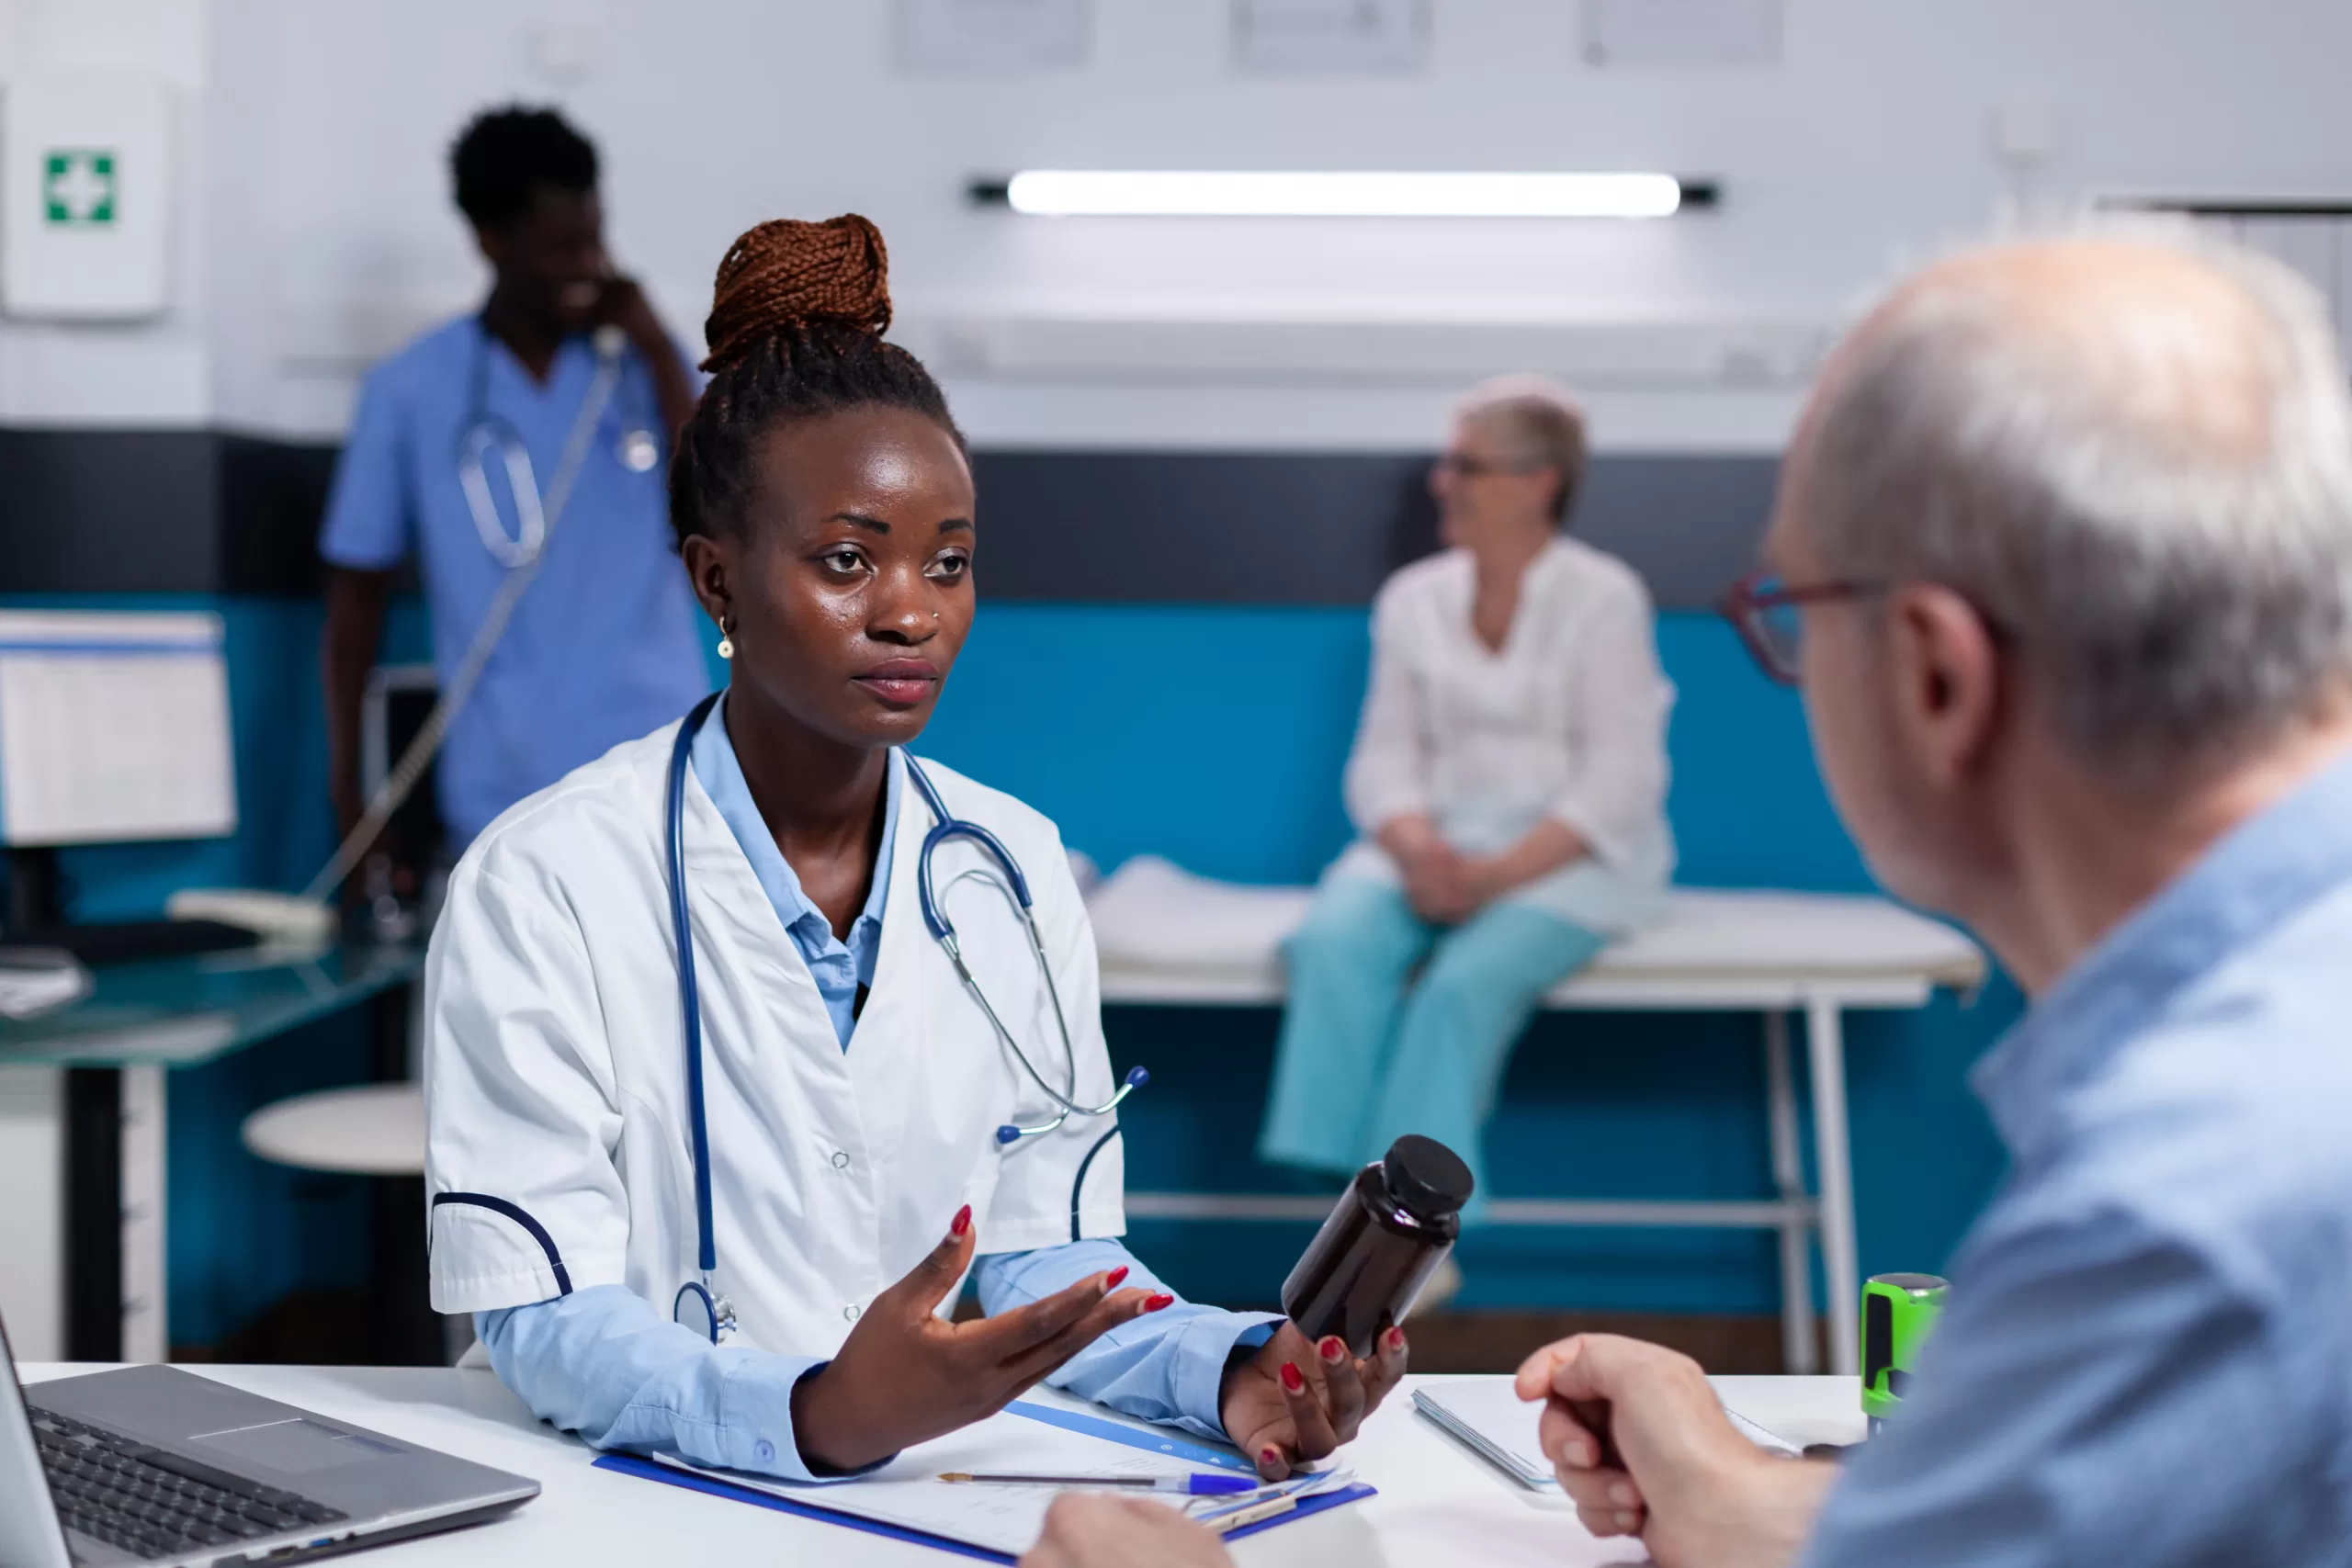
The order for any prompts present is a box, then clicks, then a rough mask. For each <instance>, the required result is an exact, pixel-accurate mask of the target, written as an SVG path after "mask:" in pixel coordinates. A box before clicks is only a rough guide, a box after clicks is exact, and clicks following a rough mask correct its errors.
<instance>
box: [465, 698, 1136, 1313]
mask: <svg viewBox="0 0 2352 1568" xmlns="http://www.w3.org/2000/svg"><path fill="white" fill-rule="evenodd" d="M676 728H677V727H676V726H674V725H672V726H669V727H666V728H663V729H662V730H660V731H657V732H656V733H655V734H653V735H650V736H649V737H647V738H646V739H642V740H636V741H631V742H629V743H628V744H626V745H623V746H620V747H617V748H616V749H615V750H612V751H611V752H609V753H608V754H606V755H605V757H604V758H602V759H601V760H599V761H595V762H593V763H591V764H589V765H588V766H587V767H584V768H582V769H580V770H579V771H578V772H576V773H572V774H571V775H570V776H568V777H566V778H565V779H563V780H562V781H560V783H558V784H555V785H554V786H552V787H551V788H548V789H546V790H543V791H541V792H540V793H539V794H537V795H533V796H531V797H530V798H529V799H527V800H525V801H523V802H522V803H521V804H519V805H517V806H515V807H514V808H513V809H511V810H509V811H507V812H506V813H505V814H504V815H503V816H502V817H500V818H498V819H497V820H496V821H495V822H493V823H492V825H491V827H490V828H489V829H488V830H486V831H485V832H484V833H483V834H482V835H481V838H480V839H478V840H475V841H474V844H473V846H472V848H471V849H469V851H468V852H467V853H466V856H465V858H464V859H463V860H462V861H461V862H459V863H458V869H457V872H456V874H454V875H453V876H452V878H451V879H450V884H449V897H448V902H447V908H446V910H445V912H444V914H443V916H442V919H441V921H440V924H439V927H438V929H436V930H435V932H434V936H433V944H432V952H431V956H430V958H429V960H428V963H427V965H426V970H425V1008H426V1012H427V1016H428V1020H429V1022H428V1026H427V1033H426V1043H425V1060H424V1085H425V1109H426V1117H427V1122H428V1134H427V1136H428V1147H427V1155H426V1168H425V1183H426V1188H427V1190H428V1191H429V1192H430V1194H431V1195H432V1197H433V1206H432V1209H431V1215H432V1219H431V1224H432V1285H433V1304H434V1306H435V1308H436V1309H437V1310H439V1311H442V1312H452V1313H454V1312H477V1311H483V1310H487V1309H491V1308H496V1307H511V1306H516V1305H521V1304H524V1303H531V1302H537V1301H543V1300H546V1299H548V1298H549V1297H551V1296H555V1295H558V1294H560V1293H561V1292H562V1291H563V1290H564V1289H566V1288H567V1287H568V1288H570V1289H572V1290H581V1289H584V1288H586V1287H588V1286H591V1285H604V1284H615V1283H618V1284H625V1285H627V1286H628V1288H629V1289H631V1290H633V1291H635V1292H638V1293H639V1295H641V1296H643V1297H645V1298H646V1299H647V1300H649V1301H650V1302H652V1303H656V1305H657V1306H658V1307H659V1308H660V1309H661V1310H662V1312H663V1313H665V1314H666V1313H668V1312H669V1311H670V1310H671V1306H672V1303H673V1298H674V1297H675V1294H676V1292H677V1291H678V1288H679V1287H680V1285H682V1284H683V1283H684V1282H685V1281H686V1280H690V1279H695V1278H696V1277H697V1271H696V1269H695V1235H696V1232H695V1209H694V1168H693V1164H692V1159H691V1152H690V1145H689V1137H690V1134H689V1132H688V1125H689V1122H688V1117H687V1114H686V1100H685V1077H684V1043H683V1033H684V1032H683V1027H682V1023H681V1020H680V1013H679V1002H678V969H677V958H676V953H675V952H674V946H673V941H672V936H671V919H670V903H669V894H668V876H667V871H666V865H667V851H666V840H665V837H664V818H663V800H664V791H665V789H666V785H667V771H668V762H669V757H670V750H671V744H672V740H673V738H674V736H675V733H676ZM893 765H894V766H897V765H900V764H899V763H898V761H896V760H894V761H893ZM923 766H924V770H925V772H926V773H927V774H928V776H929V777H930V778H931V780H932V781H933V784H935V785H936V786H937V788H938V789H939V791H940V793H941V795H943V796H944V799H945V800H946V803H947V806H948V809H949V810H950V811H951V812H953V813H954V814H956V816H959V817H962V818H967V819H968V820H971V821H974V822H977V823H978V824H979V825H981V826H982V827H985V828H987V829H989V830H991V831H992V832H994V833H995V834H996V835H997V836H998V837H999V838H1000V839H1001V840H1002V841H1003V842H1004V843H1005V845H1006V846H1007V847H1008V848H1010V849H1011V850H1012V853H1013V855H1014V857H1015V858H1016V860H1017V861H1018V862H1019V863H1020V865H1021V867H1022V869H1023V872H1024V874H1026V876H1027V878H1028V882H1029V887H1030V892H1031V896H1032V897H1033V899H1034V900H1035V912H1036V916H1037V921H1038V928H1039V932H1040V935H1041V936H1042V937H1043V939H1044V942H1045V944H1046V953H1047V954H1048V958H1049V961H1050V962H1051V964H1052V965H1053V969H1054V978H1055V983H1056V985H1057V987H1059V989H1060V992H1061V998H1062V1004H1063V1006H1064V1008H1065V1009H1066V1010H1067V1012H1068V1016H1069V1025H1070V1035H1071V1039H1072V1041H1073V1043H1074V1044H1075V1046H1076V1049H1077V1058H1078V1089H1077V1092H1076V1093H1075V1094H1074V1095H1073V1096H1072V1098H1074V1099H1077V1100H1080V1101H1082V1102H1083V1103H1087V1104H1099V1103H1101V1102H1102V1101H1103V1100H1106V1099H1108V1098H1109V1097H1110V1094H1111V1092H1112V1088H1113V1084H1112V1077H1111V1066H1110V1059H1109V1056H1108V1054H1107V1053H1106V1051H1105V1050H1104V1047H1103V1031H1102V1019H1101V1010H1100V993H1099V989H1098V981H1097V976H1096V972H1095V954H1094V937H1093V931H1092V929H1091V927H1090V926H1089V924H1088V923H1087V919H1086V910H1085V906H1084V904H1083V903H1082V902H1081V901H1080V897H1079V892H1078V887H1077V884H1076V882H1075V881H1074V879H1073V878H1072V876H1071V874H1070V870H1069V861H1068V858H1067V857H1066V855H1065V853H1064V851H1063V849H1062V845H1061V840H1060V836H1059V834H1058V833H1057V831H1056V830H1055V828H1054V825H1053V823H1052V822H1050V821H1049V820H1047V819H1046V818H1045V817H1043V816H1041V815H1039V814H1038V813H1037V812H1035V811H1033V810H1031V809H1030V808H1029V807H1025V806H1023V805H1022V804H1021V803H1020V802H1019V801H1017V800H1014V799H1012V797H1011V796H1009V795H1001V794H999V793H998V792H996V791H994V790H991V789H988V788H986V787H984V786H982V785H980V784H975V783H973V782H972V781H970V780H968V779H966V778H964V777H962V776H961V775H959V774H957V773H953V772H951V771H950V770H948V769H946V768H944V767H942V766H940V765H939V764H937V763H935V762H926V763H925V764H923ZM686 787H687V797H686V809H685V861H686V882H687V887H688V899H689V912H690V919H691V920H692V922H693V927H694V940H695V976H696V979H697V980H698V982H699V988H700V992H701V1004H702V1031H703V1050H704V1064H703V1075H704V1078H703V1081H704V1090H705V1095H706V1099H707V1107H708V1111H707V1115H708V1124H709V1139H710V1153H711V1164H712V1188H713V1212H714V1215H715V1228H716V1234H717V1237H718V1270H717V1274H716V1277H715V1282H716V1285H717V1288H718V1292H720V1293H721V1294H723V1295H726V1296H728V1297H729V1298H731V1300H732V1302H733V1304H734V1306H735V1309H736V1313H737V1314H738V1317H739V1319H740V1321H741V1328H742V1336H741V1341H742V1342H746V1343H749V1344H752V1345H756V1346H759V1347H762V1348H766V1349H769V1350H774V1351H778V1352H782V1353H787V1354H797V1355H809V1356H825V1355H831V1353H833V1352H834V1351H835V1350H837V1349H838V1348H840V1346H841V1342H842V1339H843V1337H845V1336H846V1335H847V1334H848V1332H849V1330H850V1327H851V1325H853V1324H854V1323H855V1322H856V1320H857V1318H858V1316H859V1314H861V1313H862V1312H863V1311H864V1310H865V1307H866V1305H867V1304H868V1303H871V1302H872V1301H873V1299H874V1297H875V1295H876V1293H878V1292H880V1291H882V1290H883V1289H885V1288H886V1287H887V1286H888V1285H890V1284H891V1283H892V1282H893V1281H895V1280H898V1279H899V1277H900V1276H902V1275H903V1274H905V1273H906V1271H907V1270H908V1269H910V1268H911V1267H912V1266H913V1265H914V1264H915V1262H916V1261H917V1260H918V1259H920V1258H922V1256H923V1255H924V1253H925V1252H927V1251H928V1250H930V1248H931V1247H933V1246H934V1245H936V1244H937V1242H938V1241H939V1240H940V1238H941V1237H942V1236H944V1235H946V1234H947V1228H948V1225H949V1223H950V1222H951V1221H952V1220H953V1218H954V1216H955V1214H956V1210H957V1209H958V1207H960V1206H961V1205H963V1204H966V1203H969V1204H970V1205H971V1206H972V1213H973V1215H974V1219H975V1223H976V1224H978V1227H979V1237H978V1240H979V1247H980V1250H981V1251H983V1252H1012V1251H1022V1250H1026V1249H1029V1248H1033V1247H1051V1246H1055V1245H1057V1244H1058V1243H1062V1242H1067V1241H1069V1239H1071V1203H1072V1185H1073V1181H1074V1179H1075V1178H1076V1177H1077V1176H1078V1174H1079V1171H1080V1165H1081V1163H1082V1162H1083V1161H1084V1160H1085V1159H1086V1156H1087V1155H1088V1152H1089V1151H1090V1150H1091V1149H1093V1148H1094V1147H1095V1145H1097V1144H1098V1143H1101V1142H1102V1140H1103V1138H1104V1136H1105V1134H1108V1133H1109V1132H1111V1130H1112V1129H1113V1127H1114V1121H1113V1119H1111V1118H1108V1117H1096V1118H1077V1117H1073V1118H1072V1119H1071V1120H1070V1121H1069V1122H1067V1123H1065V1124H1064V1126H1063V1127H1062V1129H1061V1130H1060V1131H1058V1132H1057V1133H1054V1134H1048V1135H1046V1136H1043V1137H1038V1138H1034V1139H1029V1140H1026V1141H1024V1142H1023V1143H1021V1144H1018V1145H1014V1146H1013V1147H1012V1148H1011V1149H1009V1150H1005V1149H1001V1148H1000V1147H999V1145H998V1144H997V1142H996V1137H995V1133H996V1129H997V1127H998V1126H999V1125H1000V1124H1001V1123H1005V1122H1012V1123H1017V1124H1027V1123H1035V1122H1044V1121H1046V1120H1048V1119H1049V1118H1050V1114H1051V1112H1050V1108H1049V1105H1048V1102H1047V1101H1046V1097H1045V1096H1044V1095H1043V1094H1042V1093H1040V1092H1039V1091H1038V1090H1037V1089H1036V1088H1035V1085H1034V1084H1032V1083H1030V1082H1029V1081H1028V1079H1027V1077H1026V1076H1025V1075H1024V1074H1023V1072H1022V1070H1021V1067H1020V1066H1019V1064H1018V1063H1017V1062H1015V1061H1014V1060H1012V1056H1011V1054H1010V1053H1009V1052H1007V1051H1006V1050H1005V1049H1004V1048H1003V1047H1002V1046H1001V1043H999V1042H998V1040H997V1038H996V1036H995V1034H994V1033H993V1032H991V1030H990V1029H989V1024H988V1021H987V1020H986V1018H985V1016H984V1015H983V1014H982V1013H981V1011H980V1010H979V1008H978V1005H977V1004H976V1003H975V1002H974V1001H973V999H972V998H971V996H970V995H969V993H968V992H967V990H966V989H965V987H964V985H963V983H962V981H961V980H960V979H959V978H958V977H957V976H956V971H955V968H954V966H953V965H952V964H950V963H949V961H948V958H947V955H946V954H945V953H944V951H942V949H941V947H940V945H939V943H938V942H935V941H933V938H932V936H931V933H930V931H929V930H928V929H927V928H926V927H925V925H924V923H923V920H922V907H921V901H920V897H919V895H918V893H917V891H916V875H917V865H918V862H919V859H920V856H921V853H922V843H923V838H924V835H925V834H926V833H927V832H928V831H929V830H930V829H931V827H932V817H931V813H930V811H929V809H928V808H927V807H926V806H925V805H924V803H923V800H922V795H920V794H919V793H918V792H917V791H916V790H915V789H913V788H912V787H911V786H909V787H907V788H905V789H904V790H903V791H902V794H901V797H900V801H901V804H900V807H899V818H898V823H897V831H896V837H895V839H894V840H893V845H892V852H891V857H890V868H891V873H890V890H889V903H888V910H887V913H886V917H885V919H884V921H883V926H882V938H881V949H880V953H879V954H878V955H877V959H876V968H875V976H874V984H873V988H872V991H871V993H870V994H869V996H868V997H867V999H866V1002H865V1008H864V1010H863V1012H862V1014H861V1015H860V1017H859V1020H858V1023H857V1028H856V1032H855V1033H854V1035H853V1037H852V1042H851V1044H850V1047H849V1048H848V1049H847V1050H846V1051H844V1050H843V1049H842V1045H841V1043H840V1040H839V1038H838V1037H837V1036H836V1034H835V1033H834V1031H833V1024H832V1021H831V1018H830V1017H829V1016H828V1014H827V1013H826V1010H825V1006H824V1001H823V998H821V997H820V995H819V993H818V990H817V987H816V983H815V981H814V980H812V979H811V978H810V976H809V970H808V966H807V964H805V963H804V962H803V961H802V959H801V956H800V953H799V950H798V948H797V947H796V946H795V945H794V944H793V942H792V939H791V938H790V937H789V936H788V935H787V934H786V931H784V929H783V927H782V926H781V925H780V924H779V923H778V922H777V919H776V916H775V909H774V908H773V907H772V906H771V905H770V903H769V901H768V898H767V896H766V895H765V893H763V891H762V889H761V887H760V885H759V883H758V881H757V880H756V879H755V878H754V876H753V874H752V867H751V863H750V862H749V861H747V860H746V859H745V858H744V855H743V852H742V850H741V847H740V846H739V845H738V844H737V842H736V840H735V837H734V835H733V833H732V832H730V831H729V829H728V826H727V824H726V822H725V821H724V820H723V819H722V818H720V817H719V815H718V808H717V807H714V806H713V805H712V804H711V801H710V797H709V796H708V795H707V794H705V793H704V791H703V788H702V785H701V784H700V783H699V782H697V781H695V778H694V775H693V773H692V772H691V771H689V772H688V773H687V785H686ZM988 864H989V863H988V862H987V861H986V859H985V857H984V856H983V855H982V854H981V852H979V851H978V850H977V849H976V848H974V847H973V846H972V845H971V844H970V843H969V842H967V841H965V840H953V841H950V842H949V843H946V844H944V845H942V846H941V848H940V850H939V852H938V853H937V854H936V855H935V856H934V857H933V882H934V886H936V887H937V888H938V889H939V890H940V895H941V897H942V900H943V902H944V907H945V908H946V910H947V912H948V914H949V916H950V918H951V919H953V920H954V921H955V923H956V928H957V931H958V932H959V934H960V935H961V937H962V940H963V943H964V953H965V956H966V959H967V962H968V963H969V964H971V965H972V969H973V972H974V974H975V975H977V976H978V977H979V980H980V983H981V985H982V986H983V987H986V990H987V994H988V997H989V1001H990V1002H991V1003H992V1004H993V1005H994V1006H995V1007H996V1009H997V1010H998V1012H999V1013H1000V1015H1001V1016H1002V1017H1003V1019H1004V1020H1005V1021H1006V1023H1007V1025H1008V1026H1009V1027H1010V1028H1012V1030H1013V1031H1014V1032H1016V1034H1017V1035H1018V1036H1019V1038H1020V1039H1021V1042H1022V1043H1023V1046H1024V1047H1025V1048H1026V1049H1027V1050H1028V1052H1029V1054H1030V1056H1031V1059H1032V1060H1033V1061H1034V1062H1035V1064H1036V1065H1037V1067H1038V1070H1039V1071H1041V1072H1043V1073H1045V1074H1046V1076H1047V1078H1048V1081H1051V1082H1053V1083H1054V1084H1055V1085H1056V1087H1057V1088H1060V1087H1063V1085H1064V1082H1065V1079H1064V1077H1063V1074H1064V1072H1065V1070H1066V1069H1065V1062H1064V1057H1063V1055H1062V1049H1061V1042H1060V1037H1059V1035H1058V1034H1057V1032H1056V1030H1055V1025H1054V1021H1053V1013H1052V1007H1051V1004H1050V1002H1049V1001H1048V1000H1047V999H1046V993H1045V987H1044V986H1043V985H1042V983H1041V982H1040V978H1039V976H1038V973H1037V965H1036V962H1035V958H1034V957H1033V956H1032V955H1031V953H1030V950H1029V946H1028V942H1027V939H1026V937H1025V936H1023V934H1022V932H1021V931H1020V927H1019V925H1018V922H1017V919H1016V918H1015V916H1014V914H1013V913H1012V906H1011V904H1010V903H1009V901H1008V900H1007V899H1006V897H1004V896H1003V895H1001V893H999V892H998V891H997V890H996V889H995V887H994V886H991V885H989V884H988V883H984V882H981V881H978V880H976V879H966V880H961V881H959V880H957V878H958V877H959V875H960V874H962V873H964V872H966V871H967V870H977V869H982V868H984V867H986V866H987V865H988ZM1120 1144H1121V1140H1119V1139H1116V1138H1113V1139H1111V1140H1110V1141H1109V1142H1108V1143H1107V1144H1104V1145H1103V1147H1102V1150H1101V1153H1100V1155H1099V1156H1098V1157H1096V1158H1095V1159H1094V1160H1093V1162H1092V1164H1091V1167H1088V1168H1087V1169H1086V1179H1085V1184H1084V1188H1083V1206H1082V1212H1081V1214H1080V1228H1081V1230H1082V1232H1083V1234H1084V1235H1089V1236H1099V1235H1119V1234H1121V1233H1122V1232H1123V1231H1124V1230H1125V1214H1124V1210H1123V1205H1122V1197H1123V1188H1124V1165H1123V1162H1122V1160H1121V1157H1120V1155H1121V1149H1120ZM535 1227H536V1229H537V1231H541V1232H544V1233H545V1236H544V1241H543V1240H542V1239H541V1237H540V1236H539V1235H536V1234H534V1230H535ZM559 1259H560V1264H561V1269H562V1274H561V1277H560V1278H559V1275H558V1271H557V1264H558V1261H559Z"/></svg>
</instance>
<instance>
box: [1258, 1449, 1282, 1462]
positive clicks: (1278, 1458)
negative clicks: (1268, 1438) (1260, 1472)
mask: <svg viewBox="0 0 2352 1568" xmlns="http://www.w3.org/2000/svg"><path fill="white" fill-rule="evenodd" d="M1282 1461H1283V1450H1280V1449H1260V1450H1258V1462H1260V1463H1261V1464H1280V1463H1282Z"/></svg>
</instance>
